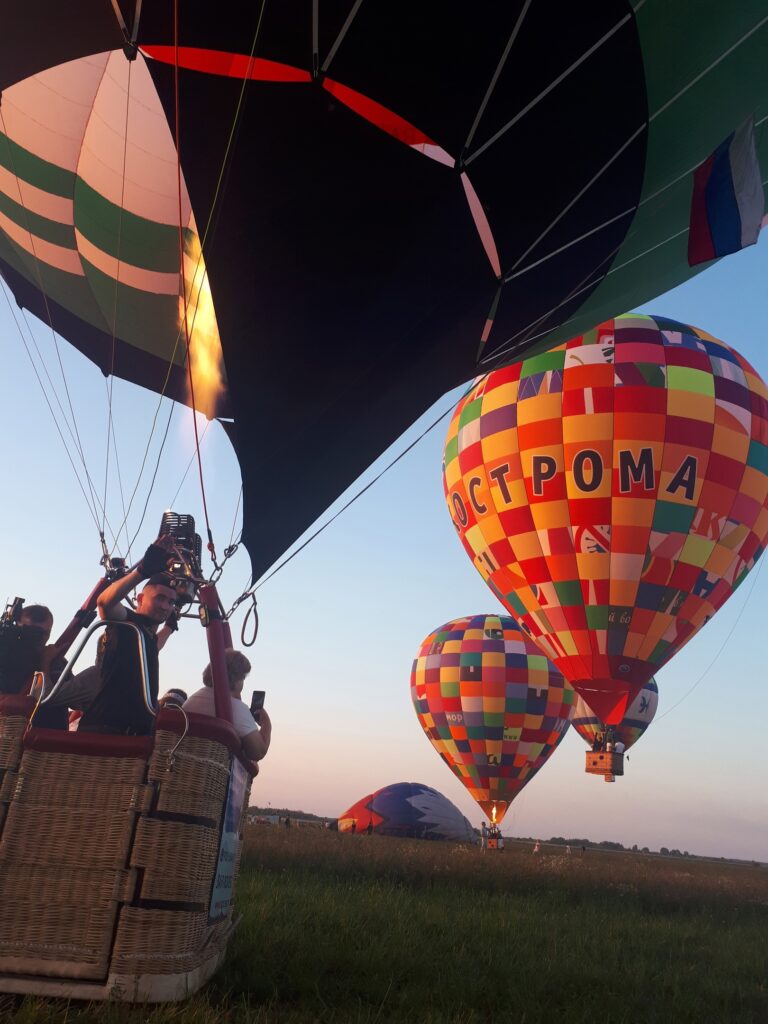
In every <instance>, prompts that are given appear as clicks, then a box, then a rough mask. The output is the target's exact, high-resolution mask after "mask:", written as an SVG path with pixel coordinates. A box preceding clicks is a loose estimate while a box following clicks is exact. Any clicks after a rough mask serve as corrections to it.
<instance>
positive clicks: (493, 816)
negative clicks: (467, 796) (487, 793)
mask: <svg viewBox="0 0 768 1024" xmlns="http://www.w3.org/2000/svg"><path fill="white" fill-rule="evenodd" d="M491 821H492V822H493V824H494V825H495V824H496V804H494V805H493V810H492V811H491Z"/></svg>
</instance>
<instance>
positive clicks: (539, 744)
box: [411, 615, 574, 824]
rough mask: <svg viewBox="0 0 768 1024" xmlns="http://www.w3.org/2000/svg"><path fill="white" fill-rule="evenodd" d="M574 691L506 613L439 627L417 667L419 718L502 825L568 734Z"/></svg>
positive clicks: (434, 743) (414, 679) (414, 695)
mask: <svg viewBox="0 0 768 1024" xmlns="http://www.w3.org/2000/svg"><path fill="white" fill-rule="evenodd" d="M573 697H574V695H573V691H572V690H571V688H570V687H569V686H568V685H567V683H566V682H565V680H564V679H563V677H562V676H561V675H560V673H559V672H558V671H557V670H556V669H555V667H554V666H553V665H552V664H551V663H550V662H548V661H547V659H546V658H545V657H544V656H543V655H542V653H541V652H540V651H539V649H538V648H537V647H536V645H535V644H534V643H532V642H531V641H530V640H529V639H528V637H526V636H525V635H524V634H523V633H522V632H521V630H520V629H519V627H518V626H517V624H516V623H515V621H514V620H513V619H510V618H507V617H502V616H499V615H473V616H467V617H466V618H462V619H456V620H454V621H453V622H447V623H446V624H445V625H444V626H440V628H439V629H436V630H435V631H434V632H433V633H430V634H429V636H428V637H427V638H426V640H425V641H424V642H423V643H422V645H421V647H420V649H419V653H418V655H417V656H416V659H415V661H414V663H413V668H412V670H411V699H412V700H413V706H414V708H415V709H416V714H417V716H418V719H419V724H420V725H421V727H422V729H423V730H424V732H425V733H426V734H427V736H428V738H429V740H430V742H431V743H432V746H433V747H434V748H435V750H436V751H437V752H438V754H439V755H440V756H441V757H442V759H443V760H444V761H445V763H446V764H447V765H448V766H449V768H451V769H452V771H454V772H455V774H456V775H457V776H458V777H459V779H461V781H462V782H463V783H464V785H465V786H466V787H467V789H468V790H469V792H470V793H471V794H472V796H473V797H474V799H475V800H477V802H478V804H479V805H480V806H481V807H482V809H483V811H484V812H485V814H486V815H487V816H488V818H489V819H490V820H491V821H492V822H495V823H496V824H501V821H502V820H503V818H504V815H505V814H506V813H507V810H508V809H509V805H510V804H511V802H512V801H513V800H514V798H515V797H516V796H517V794H518V793H519V792H520V790H521V789H522V788H523V786H525V785H526V783H528V782H530V780H531V779H532V778H533V776H534V775H535V774H536V772H538V770H539V769H540V768H541V767H542V766H543V765H544V763H545V762H546V761H547V759H548V758H549V756H550V755H551V754H552V752H553V750H554V749H555V747H556V746H557V745H558V743H559V742H560V740H561V739H562V738H563V736H564V735H565V733H566V730H567V728H568V721H569V718H570V714H571V707H572V704H573Z"/></svg>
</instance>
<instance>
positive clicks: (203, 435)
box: [168, 420, 242, 543]
mask: <svg viewBox="0 0 768 1024" xmlns="http://www.w3.org/2000/svg"><path fill="white" fill-rule="evenodd" d="M210 425H211V421H210V420H208V422H207V423H206V424H205V429H204V430H203V432H202V434H201V435H200V444H201V445H202V443H203V441H204V440H205V435H206V434H207V433H208V427H210ZM194 461H195V453H194V452H192V456H191V458H190V460H189V462H188V463H187V468H186V469H185V470H184V475H183V476H182V478H181V481H180V483H179V486H178V487H177V488H176V493H175V494H174V496H173V497H172V498H171V500H170V502H169V504H168V508H173V506H174V505H175V504H176V499H177V498H178V496H179V492H180V491H181V488H182V487H183V486H184V481H185V480H186V479H187V474H188V473H189V471H190V469H191V468H192V463H193V462H194ZM240 489H241V491H242V486H241V488H240ZM235 514H237V513H235ZM232 532H233V533H234V530H233V531H232ZM230 543H231V538H230Z"/></svg>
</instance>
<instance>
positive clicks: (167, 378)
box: [121, 0, 266, 564]
mask: <svg viewBox="0 0 768 1024" xmlns="http://www.w3.org/2000/svg"><path fill="white" fill-rule="evenodd" d="M265 4H266V0H261V7H260V9H259V17H258V20H257V24H256V29H255V32H254V36H253V41H252V43H251V49H250V54H249V58H248V59H249V64H248V67H249V68H250V66H251V65H252V64H253V61H254V59H255V58H254V54H255V50H256V44H257V42H258V38H259V33H260V31H261V23H262V20H263V17H264V8H265ZM176 56H177V57H178V43H177V49H176ZM176 63H177V69H176V75H177V76H178V60H177V62H176ZM247 82H248V74H247V73H246V75H245V76H244V78H243V81H242V84H241V87H240V92H239V95H238V100H237V105H236V107H235V114H234V117H233V119H232V125H231V127H230V131H229V136H228V138H227V143H226V146H225V148H224V155H223V158H222V161H221V166H220V168H219V173H218V177H217V179H216V186H215V188H214V192H213V199H212V201H211V205H210V209H209V212H208V217H207V220H206V223H205V228H204V230H203V233H202V236H200V254H199V255H198V257H197V263H196V265H195V269H194V274H193V277H192V287H194V283H195V281H196V280H197V275H198V272H199V270H200V263H201V261H202V259H203V252H204V249H205V244H206V240H207V238H208V234H209V232H210V230H211V226H212V224H213V218H214V214H215V212H216V209H217V207H218V202H219V199H220V196H221V193H222V190H223V188H224V187H225V186H224V184H223V183H224V174H225V170H226V167H227V163H228V160H229V155H230V151H231V149H232V144H233V141H234V138H235V133H236V128H237V123H238V120H239V118H240V113H241V110H242V106H243V100H244V96H245V88H246V85H247ZM177 99H178V90H177ZM177 123H178V115H177ZM177 157H178V149H177ZM177 163H178V167H179V168H180V165H181V162H180V159H178V160H177ZM179 230H180V233H181V217H179ZM182 269H183V263H182ZM206 276H207V270H204V271H203V277H202V279H201V288H202V287H203V284H204V282H205V278H206ZM181 294H182V296H183V298H184V303H185V313H186V290H185V289H184V287H183V281H182V292H181ZM197 312H198V308H197V307H195V312H194V314H193V316H192V324H191V325H188V324H187V317H186V315H185V317H184V329H185V334H186V333H187V332H188V333H189V334H190V335H192V334H194V330H195V321H196V319H197ZM181 338H182V332H181V328H180V329H179V331H178V332H177V335H176V341H175V343H174V347H173V351H172V352H171V355H170V358H169V360H168V369H167V371H166V375H165V380H164V381H163V385H162V388H161V389H160V391H159V397H158V403H157V408H156V409H155V414H154V417H153V420H152V427H151V429H150V433H149V438H148V439H147V444H146V447H145V449H144V455H143V457H142V461H141V467H140V469H139V476H138V478H137V480H136V485H135V486H134V488H133V491H132V493H131V498H130V500H129V502H128V510H127V513H126V515H125V517H124V520H123V524H122V526H121V529H122V528H123V527H124V526H125V523H126V522H127V518H128V516H129V515H130V513H131V508H132V507H133V502H134V499H135V497H136V493H137V491H138V488H139V485H140V483H141V478H142V476H143V475H144V469H145V467H146V462H147V458H148V456H149V449H150V446H151V443H152V438H153V437H154V433H155V429H156V427H157V419H158V416H159V413H160V409H161V407H162V401H163V398H164V397H165V392H166V390H167V387H168V383H169V381H170V377H171V370H172V368H173V366H174V364H175V359H176V352H177V350H178V347H179V344H180V341H181ZM174 408H175V405H173V404H172V407H171V412H170V413H169V416H168V422H167V423H166V428H165V432H164V435H163V442H162V443H161V446H160V451H159V453H158V458H157V462H156V464H155V472H154V474H153V483H154V480H155V478H156V476H157V467H158V465H159V461H160V458H161V457H162V452H163V447H164V444H165V439H166V438H167V436H168V428H169V426H170V420H171V417H172V416H173V409H174ZM201 440H202V439H201ZM193 460H194V455H193ZM151 493H152V487H151V486H150V490H149V493H148V495H147V501H146V502H145V512H146V507H147V505H148V502H149V497H150V495H151ZM142 522H143V516H142ZM134 540H135V537H134ZM222 564H223V563H222Z"/></svg>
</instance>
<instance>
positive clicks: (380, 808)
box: [338, 782, 476, 843]
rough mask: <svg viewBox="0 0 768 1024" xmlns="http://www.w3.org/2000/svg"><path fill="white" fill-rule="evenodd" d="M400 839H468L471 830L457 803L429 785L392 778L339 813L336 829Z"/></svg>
mask: <svg viewBox="0 0 768 1024" xmlns="http://www.w3.org/2000/svg"><path fill="white" fill-rule="evenodd" d="M369 825H370V827H371V828H372V830H373V831H374V832H375V833H376V834H377V835H380V836H395V837H398V836H399V837H400V838H403V839H447V840H450V841H453V842H459V843H467V842H469V843H472V842H474V841H475V838H476V837H475V833H474V831H473V829H472V826H471V824H470V823H469V821H467V819H466V818H465V817H464V815H463V814H462V813H461V811H460V810H459V809H458V807H457V806H456V805H455V804H453V803H451V801H450V800H449V799H448V798H447V797H445V796H443V794H442V793H439V792H438V791H437V790H436V789H432V787H431V786H424V785H422V784H421V783H420V782H395V783H393V784H392V785H391V786H383V787H382V788H381V789H377V790H376V792H375V793H369V794H368V795H367V796H364V797H361V798H360V799H359V800H358V801H357V802H356V803H354V804H352V806H351V807H349V808H348V809H347V810H346V811H344V813H343V814H341V815H339V819H338V829H339V832H352V831H355V832H365V831H366V830H367V829H368V826H369Z"/></svg>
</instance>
